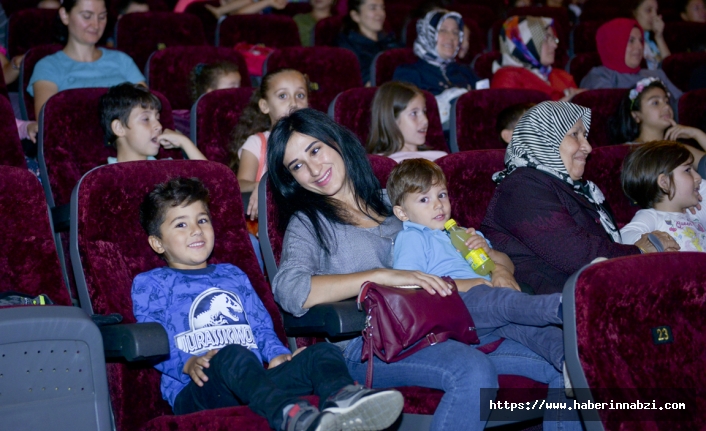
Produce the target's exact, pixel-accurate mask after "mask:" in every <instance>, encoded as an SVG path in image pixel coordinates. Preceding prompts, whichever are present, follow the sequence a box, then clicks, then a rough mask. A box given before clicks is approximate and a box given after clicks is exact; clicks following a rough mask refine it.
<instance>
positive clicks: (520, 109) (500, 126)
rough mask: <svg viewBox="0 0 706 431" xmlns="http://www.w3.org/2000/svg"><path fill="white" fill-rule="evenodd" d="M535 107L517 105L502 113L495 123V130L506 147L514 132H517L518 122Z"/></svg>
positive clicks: (525, 104) (528, 104) (532, 104)
mask: <svg viewBox="0 0 706 431" xmlns="http://www.w3.org/2000/svg"><path fill="white" fill-rule="evenodd" d="M534 105H535V104H534V103H516V104H514V105H512V106H508V107H507V108H505V109H503V110H502V111H500V113H499V114H498V118H497V120H496V121H495V130H496V131H497V132H498V136H499V137H500V141H502V142H503V143H504V144H505V146H507V145H508V144H510V141H511V140H512V132H513V131H514V130H515V126H516V125H517V122H518V121H520V117H522V116H523V115H524V113H525V112H527V111H528V110H529V109H530V108H531V107H533V106H534Z"/></svg>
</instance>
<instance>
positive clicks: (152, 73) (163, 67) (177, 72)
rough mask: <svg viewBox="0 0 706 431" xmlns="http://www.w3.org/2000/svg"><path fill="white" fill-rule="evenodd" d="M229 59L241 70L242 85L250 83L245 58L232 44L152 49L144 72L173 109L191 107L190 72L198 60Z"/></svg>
mask: <svg viewBox="0 0 706 431" xmlns="http://www.w3.org/2000/svg"><path fill="white" fill-rule="evenodd" d="M218 61H229V62H231V63H233V64H235V65H236V66H238V70H239V71H240V79H241V81H240V85H241V87H250V75H249V74H248V72H247V70H248V66H247V64H246V63H245V59H244V58H243V56H242V55H240V54H239V53H238V52H237V51H235V50H234V49H231V48H216V47H212V46H174V47H168V48H165V49H162V50H160V51H155V52H153V53H152V55H150V58H149V60H148V61H147V66H146V67H145V76H146V77H147V83H148V85H149V87H150V89H152V90H155V91H158V92H160V93H162V94H163V95H164V96H165V97H166V98H167V100H169V104H170V105H171V106H172V109H190V108H191V106H192V105H193V104H194V101H193V100H191V81H190V79H189V75H190V74H191V71H192V70H193V69H194V67H195V66H196V65H197V64H199V63H203V64H212V63H216V62H218Z"/></svg>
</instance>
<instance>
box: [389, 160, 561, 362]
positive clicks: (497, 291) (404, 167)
mask: <svg viewBox="0 0 706 431" xmlns="http://www.w3.org/2000/svg"><path fill="white" fill-rule="evenodd" d="M387 195H388V197H389V198H390V203H391V204H392V205H393V209H392V210H393V212H394V213H395V216H396V217H397V218H398V219H400V220H402V222H403V223H402V226H403V230H402V231H401V232H400V233H399V234H397V238H396V239H395V249H394V263H393V268H394V269H404V270H412V271H421V272H424V273H426V274H432V275H436V276H439V277H441V276H449V277H451V278H452V279H453V280H454V281H455V282H456V285H457V287H458V290H459V294H460V296H461V298H462V299H463V302H464V303H465V304H466V307H467V308H468V311H469V312H470V313H471V316H472V317H473V321H474V323H475V325H476V329H477V331H478V335H479V336H481V337H482V336H487V335H491V334H492V335H496V336H498V337H503V338H508V339H511V340H514V341H517V342H518V343H520V344H523V345H524V346H526V347H528V348H530V349H531V350H532V351H534V352H535V353H537V354H538V355H540V356H542V357H543V358H544V359H546V360H547V361H548V362H549V363H551V364H552V365H554V367H555V368H556V369H557V370H558V371H562V368H563V365H564V339H563V333H562V330H561V329H560V328H559V327H557V326H555V325H561V324H562V323H563V318H562V311H561V294H558V293H557V294H553V295H537V296H533V295H528V294H525V293H521V292H518V290H520V288H519V286H518V285H517V282H516V281H515V278H514V277H513V275H512V274H513V272H514V265H513V264H512V261H511V260H510V258H509V257H508V256H507V255H506V254H505V253H501V252H499V251H497V250H494V249H492V248H491V247H490V245H489V244H488V242H487V241H486V240H485V238H484V237H483V236H482V234H481V233H480V232H477V231H475V230H473V229H469V230H468V232H469V233H471V237H470V238H469V240H468V241H467V242H466V245H467V246H468V247H469V249H471V250H474V249H478V248H482V249H483V250H484V251H485V252H486V253H487V254H488V256H489V257H490V258H491V259H492V260H493V261H494V262H495V267H496V269H495V270H494V271H493V272H492V273H491V276H480V275H478V274H476V273H475V271H473V269H472V268H471V266H470V265H469V264H468V262H466V260H465V259H464V258H463V256H461V254H460V253H459V252H458V250H456V248H455V247H454V246H453V244H451V239H450V238H449V235H448V234H447V233H446V231H445V230H444V224H445V223H446V222H447V221H448V220H449V219H450V218H451V203H450V201H449V196H448V192H447V190H446V178H445V177H444V173H443V171H442V170H441V168H440V167H439V166H438V165H436V164H435V163H434V162H430V161H428V160H425V159H410V160H405V161H403V162H401V163H400V164H399V165H397V166H396V167H395V169H393V171H392V173H391V174H390V177H389V179H388V181H387ZM470 204H471V203H469V205H470ZM499 286H507V287H499Z"/></svg>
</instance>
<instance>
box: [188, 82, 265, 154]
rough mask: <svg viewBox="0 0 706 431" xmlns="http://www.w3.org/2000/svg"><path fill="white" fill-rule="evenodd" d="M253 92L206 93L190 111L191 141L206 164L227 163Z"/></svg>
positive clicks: (251, 89) (237, 89) (239, 89)
mask: <svg viewBox="0 0 706 431" xmlns="http://www.w3.org/2000/svg"><path fill="white" fill-rule="evenodd" d="M253 91H254V89H253V88H233V89H229V90H218V91H212V92H210V93H206V94H204V95H203V96H201V97H200V98H199V100H198V101H197V102H196V103H195V104H194V106H193V108H192V109H191V140H192V141H194V142H195V143H196V145H197V146H198V147H199V150H201V152H202V153H203V155H204V156H206V158H207V159H208V160H211V161H213V162H219V163H223V164H224V165H228V164H229V163H230V152H229V150H228V147H229V146H230V142H231V136H232V132H233V129H234V128H235V126H236V125H237V124H238V120H239V119H240V116H241V114H242V113H243V110H244V109H245V107H246V106H247V105H248V102H249V101H250V96H252V93H253Z"/></svg>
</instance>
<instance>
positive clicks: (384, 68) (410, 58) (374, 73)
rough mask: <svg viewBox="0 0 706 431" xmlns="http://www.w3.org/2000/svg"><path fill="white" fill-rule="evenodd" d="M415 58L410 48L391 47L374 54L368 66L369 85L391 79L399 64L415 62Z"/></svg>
mask: <svg viewBox="0 0 706 431" xmlns="http://www.w3.org/2000/svg"><path fill="white" fill-rule="evenodd" d="M417 60H419V57H417V56H416V55H415V54H414V51H412V49H411V48H393V49H388V50H386V51H382V52H381V53H379V54H378V55H376V56H375V58H374V59H373V64H372V65H371V66H370V67H371V70H370V79H371V82H370V85H371V86H372V87H376V86H380V85H382V84H384V83H386V82H389V81H392V77H393V76H394V75H395V70H397V68H398V67H399V66H402V65H403V64H412V63H416V62H417Z"/></svg>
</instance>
